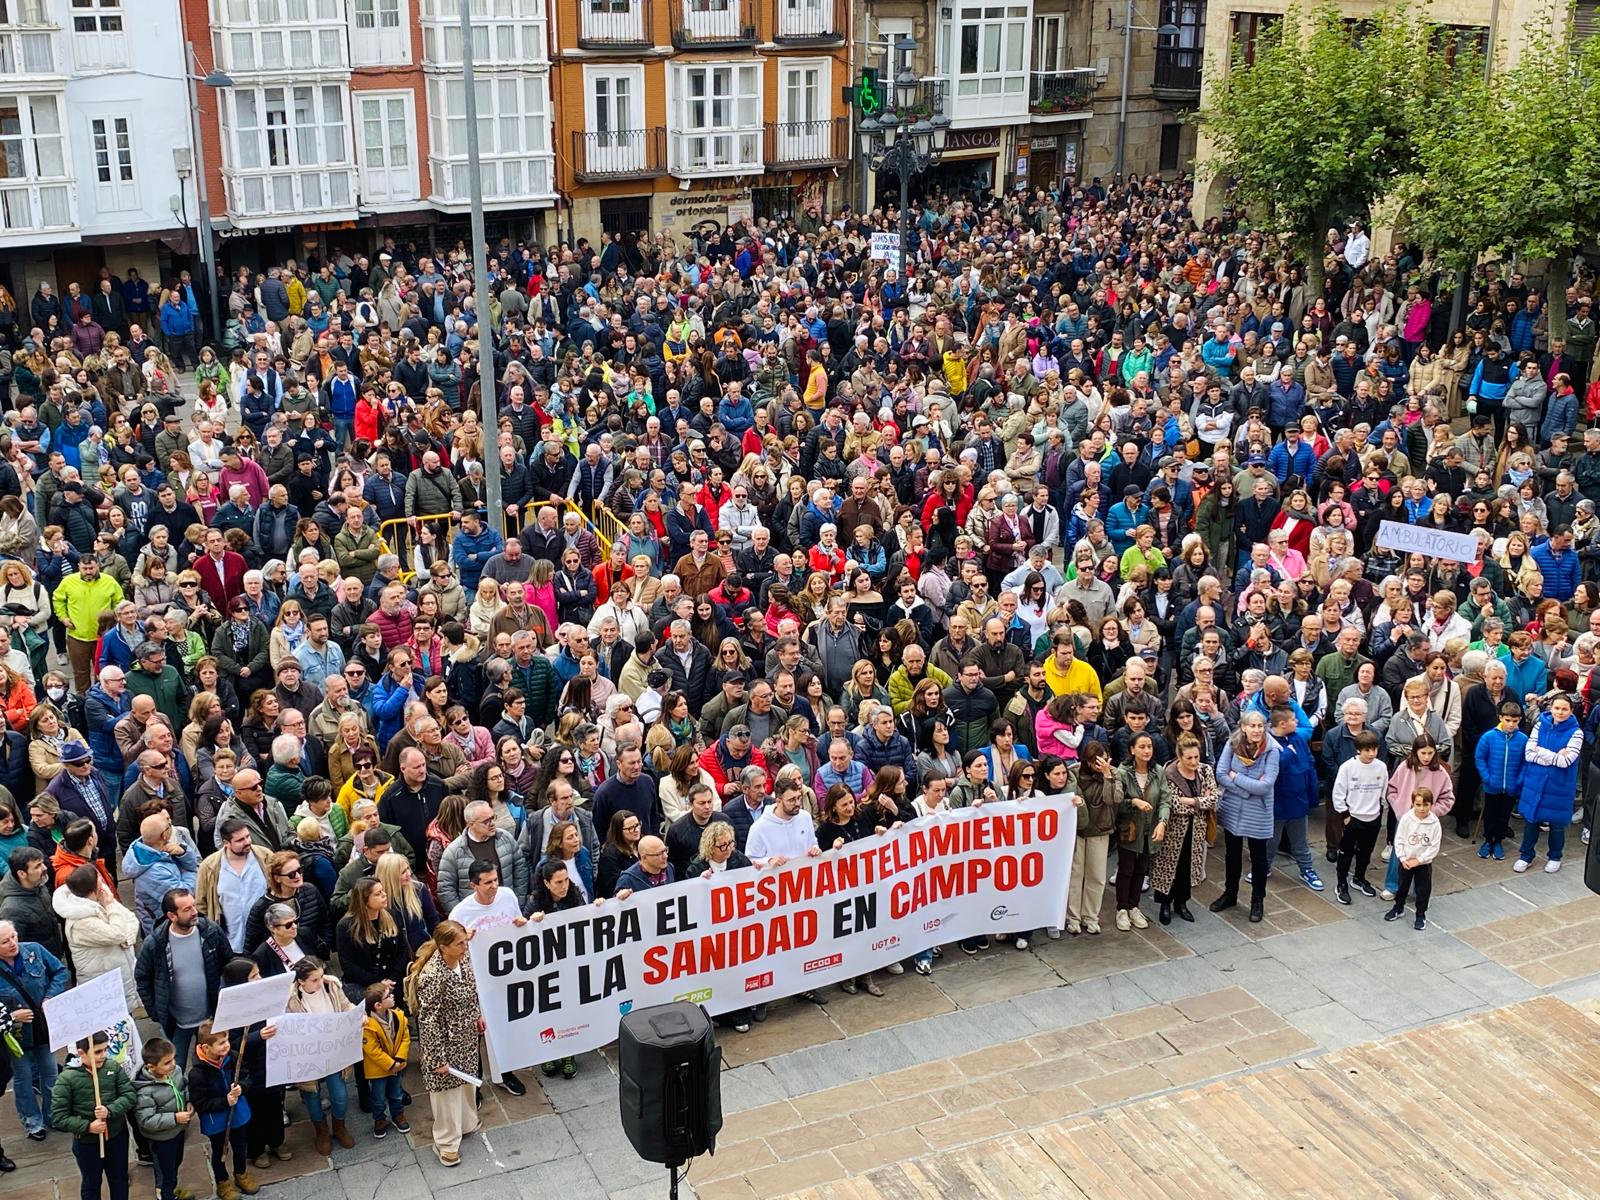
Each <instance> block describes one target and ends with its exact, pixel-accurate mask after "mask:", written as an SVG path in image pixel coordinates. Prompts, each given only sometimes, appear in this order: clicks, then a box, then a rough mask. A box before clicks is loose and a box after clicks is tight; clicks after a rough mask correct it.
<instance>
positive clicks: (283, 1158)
mask: <svg viewBox="0 0 1600 1200" xmlns="http://www.w3.org/2000/svg"><path fill="white" fill-rule="evenodd" d="M395 1128H397V1129H398V1128H399V1124H398V1123H396V1126H395ZM272 1157H273V1158H275V1159H277V1160H278V1161H279V1162H288V1161H289V1160H290V1159H291V1158H293V1157H294V1151H293V1150H291V1149H289V1147H287V1146H274V1147H273V1148H272Z"/></svg>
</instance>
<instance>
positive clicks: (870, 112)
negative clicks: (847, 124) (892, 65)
mask: <svg viewBox="0 0 1600 1200" xmlns="http://www.w3.org/2000/svg"><path fill="white" fill-rule="evenodd" d="M856 108H858V109H859V110H860V111H861V115H862V116H864V117H874V116H877V115H878V113H880V112H882V111H883V84H882V83H881V82H880V80H879V77H878V68H877V67H862V68H861V82H860V83H859V84H857V85H856Z"/></svg>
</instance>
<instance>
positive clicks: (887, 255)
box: [871, 233, 900, 270]
mask: <svg viewBox="0 0 1600 1200" xmlns="http://www.w3.org/2000/svg"><path fill="white" fill-rule="evenodd" d="M871 257H872V258H873V259H874V260H875V261H877V262H886V263H888V264H889V265H890V266H891V267H894V268H895V269H896V270H898V269H899V267H900V235H899V234H898V233H875V234H873V235H872V252H871Z"/></svg>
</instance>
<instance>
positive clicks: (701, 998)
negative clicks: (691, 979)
mask: <svg viewBox="0 0 1600 1200" xmlns="http://www.w3.org/2000/svg"><path fill="white" fill-rule="evenodd" d="M711 992H712V989H711V988H698V989H696V990H695V991H692V992H685V993H684V994H683V995H681V996H674V997H673V999H674V1000H682V1001H684V1002H685V1003H687V1004H709V1003H710V1002H711Z"/></svg>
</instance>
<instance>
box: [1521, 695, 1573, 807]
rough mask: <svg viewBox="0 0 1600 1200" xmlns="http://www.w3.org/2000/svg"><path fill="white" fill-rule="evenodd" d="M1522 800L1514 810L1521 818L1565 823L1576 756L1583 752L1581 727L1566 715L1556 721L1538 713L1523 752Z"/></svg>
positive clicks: (1570, 804) (1569, 805)
mask: <svg viewBox="0 0 1600 1200" xmlns="http://www.w3.org/2000/svg"><path fill="white" fill-rule="evenodd" d="M1523 753H1524V756H1525V757H1526V759H1527V765H1526V766H1525V767H1524V768H1523V771H1522V800H1521V802H1520V803H1519V804H1518V805H1517V811H1518V812H1519V813H1521V814H1522V819H1523V820H1524V821H1549V822H1551V823H1552V824H1556V823H1559V824H1561V825H1566V824H1567V823H1568V822H1569V821H1571V820H1572V805H1573V802H1574V800H1575V799H1576V798H1577V795H1578V757H1579V755H1581V754H1582V753H1583V727H1582V726H1581V725H1579V724H1578V719H1577V718H1576V717H1574V716H1570V715H1569V716H1568V717H1567V719H1566V720H1565V721H1561V722H1560V723H1557V722H1556V720H1555V719H1554V718H1553V717H1551V715H1550V714H1549V713H1541V714H1540V716H1539V720H1538V723H1537V724H1536V725H1534V727H1533V734H1532V736H1531V737H1529V738H1528V745H1527V748H1526V750H1525V751H1524V752H1523Z"/></svg>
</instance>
